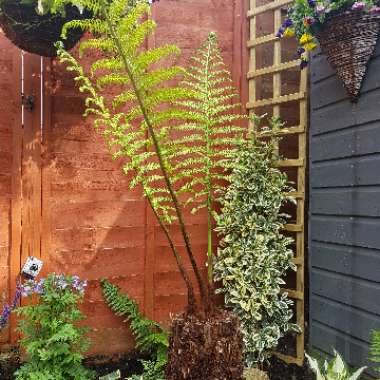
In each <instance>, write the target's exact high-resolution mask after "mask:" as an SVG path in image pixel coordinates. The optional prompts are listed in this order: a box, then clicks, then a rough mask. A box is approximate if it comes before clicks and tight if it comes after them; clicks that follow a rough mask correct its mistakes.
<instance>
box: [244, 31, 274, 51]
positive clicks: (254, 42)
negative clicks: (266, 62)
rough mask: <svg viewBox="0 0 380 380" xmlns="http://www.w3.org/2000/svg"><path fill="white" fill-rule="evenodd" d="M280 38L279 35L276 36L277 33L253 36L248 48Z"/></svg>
mask: <svg viewBox="0 0 380 380" xmlns="http://www.w3.org/2000/svg"><path fill="white" fill-rule="evenodd" d="M276 40H278V37H276V35H275V34H268V35H267V36H263V37H258V38H253V37H252V36H251V39H250V40H249V41H248V42H247V47H248V48H253V47H256V46H259V45H262V44H266V43H268V42H272V41H276Z"/></svg>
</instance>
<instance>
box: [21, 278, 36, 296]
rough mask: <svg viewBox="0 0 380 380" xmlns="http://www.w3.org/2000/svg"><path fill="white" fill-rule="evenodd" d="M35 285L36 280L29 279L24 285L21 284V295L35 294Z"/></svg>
mask: <svg viewBox="0 0 380 380" xmlns="http://www.w3.org/2000/svg"><path fill="white" fill-rule="evenodd" d="M34 287H35V283H34V281H28V282H26V283H25V284H24V285H22V286H21V295H22V296H23V297H29V296H31V295H32V294H33V291H34Z"/></svg>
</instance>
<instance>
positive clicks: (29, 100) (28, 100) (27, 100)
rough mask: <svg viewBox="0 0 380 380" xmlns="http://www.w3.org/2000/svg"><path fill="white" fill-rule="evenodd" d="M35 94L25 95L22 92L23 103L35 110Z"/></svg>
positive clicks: (27, 107) (29, 108) (29, 109)
mask: <svg viewBox="0 0 380 380" xmlns="http://www.w3.org/2000/svg"><path fill="white" fill-rule="evenodd" d="M35 100H36V99H35V96H34V95H25V94H21V104H22V105H23V106H24V107H25V108H26V109H27V110H28V111H33V108H34V103H35Z"/></svg>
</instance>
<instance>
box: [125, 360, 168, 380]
mask: <svg viewBox="0 0 380 380" xmlns="http://www.w3.org/2000/svg"><path fill="white" fill-rule="evenodd" d="M142 364H143V367H144V373H143V374H142V375H133V376H131V377H130V378H129V379H128V380H165V373H164V371H163V369H162V368H158V367H157V366H156V364H155V363H154V362H153V361H150V360H142Z"/></svg>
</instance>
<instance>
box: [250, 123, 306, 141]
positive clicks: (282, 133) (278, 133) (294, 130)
mask: <svg viewBox="0 0 380 380" xmlns="http://www.w3.org/2000/svg"><path fill="white" fill-rule="evenodd" d="M304 132H305V127H304V126H302V125H298V126H295V127H289V128H283V129H280V130H277V131H272V132H263V133H258V134H257V136H258V137H259V138H261V137H268V136H286V135H294V134H297V133H304Z"/></svg>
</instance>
